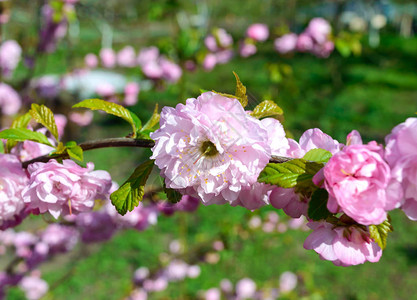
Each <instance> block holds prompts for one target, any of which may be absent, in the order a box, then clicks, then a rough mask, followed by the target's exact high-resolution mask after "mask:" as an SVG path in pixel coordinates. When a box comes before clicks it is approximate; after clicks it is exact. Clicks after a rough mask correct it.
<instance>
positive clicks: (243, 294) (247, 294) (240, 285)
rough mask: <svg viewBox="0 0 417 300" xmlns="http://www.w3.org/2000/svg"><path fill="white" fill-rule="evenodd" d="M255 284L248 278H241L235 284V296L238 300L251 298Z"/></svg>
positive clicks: (254, 290)
mask: <svg viewBox="0 0 417 300" xmlns="http://www.w3.org/2000/svg"><path fill="white" fill-rule="evenodd" d="M255 292H256V283H255V282H254V281H253V280H252V279H250V278H243V279H241V280H239V281H238V282H237V283H236V294H237V296H238V297H239V298H240V299H247V298H253V296H254V295H255Z"/></svg>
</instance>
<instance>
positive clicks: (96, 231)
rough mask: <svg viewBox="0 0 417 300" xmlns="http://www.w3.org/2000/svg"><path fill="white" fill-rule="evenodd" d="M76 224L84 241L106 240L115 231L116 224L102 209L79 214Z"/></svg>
mask: <svg viewBox="0 0 417 300" xmlns="http://www.w3.org/2000/svg"><path fill="white" fill-rule="evenodd" d="M76 224H77V227H78V228H79V230H80V233H81V240H82V241H83V242H84V243H97V242H103V241H107V240H109V239H110V238H111V237H112V236H113V234H114V233H115V232H116V224H115V223H113V220H112V217H111V216H110V215H109V214H107V213H106V212H104V211H93V212H88V213H82V214H79V215H78V216H77V219H76Z"/></svg>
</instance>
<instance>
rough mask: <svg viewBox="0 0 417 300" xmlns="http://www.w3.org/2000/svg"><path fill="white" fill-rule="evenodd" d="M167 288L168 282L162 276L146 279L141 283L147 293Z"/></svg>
mask: <svg viewBox="0 0 417 300" xmlns="http://www.w3.org/2000/svg"><path fill="white" fill-rule="evenodd" d="M167 287H168V280H167V278H165V277H164V276H158V277H157V278H155V279H153V280H152V279H146V280H145V281H144V282H143V288H144V289H145V291H147V292H160V291H163V290H165V289H166V288H167Z"/></svg>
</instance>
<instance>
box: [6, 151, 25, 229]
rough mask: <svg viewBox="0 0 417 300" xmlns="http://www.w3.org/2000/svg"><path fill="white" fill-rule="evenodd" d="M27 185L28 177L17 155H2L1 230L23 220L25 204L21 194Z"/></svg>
mask: <svg viewBox="0 0 417 300" xmlns="http://www.w3.org/2000/svg"><path fill="white" fill-rule="evenodd" d="M27 183H28V177H27V175H26V173H25V171H24V170H23V169H22V165H21V162H20V161H19V159H18V158H17V157H16V156H15V155H11V154H0V228H2V229H5V228H6V227H9V226H12V225H16V224H15V223H19V222H20V221H21V220H22V217H23V216H22V215H21V212H22V211H23V209H24V207H25V204H24V203H23V199H22V196H21V192H22V190H23V189H24V188H25V186H26V185H27ZM6 225H7V226H6Z"/></svg>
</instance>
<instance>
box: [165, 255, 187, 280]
mask: <svg viewBox="0 0 417 300" xmlns="http://www.w3.org/2000/svg"><path fill="white" fill-rule="evenodd" d="M187 273H188V264H187V263H185V262H184V261H182V260H179V259H174V260H172V261H171V262H170V263H169V264H168V266H167V267H166V269H165V275H166V276H167V278H168V280H169V281H180V280H183V279H184V278H185V277H187Z"/></svg>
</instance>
